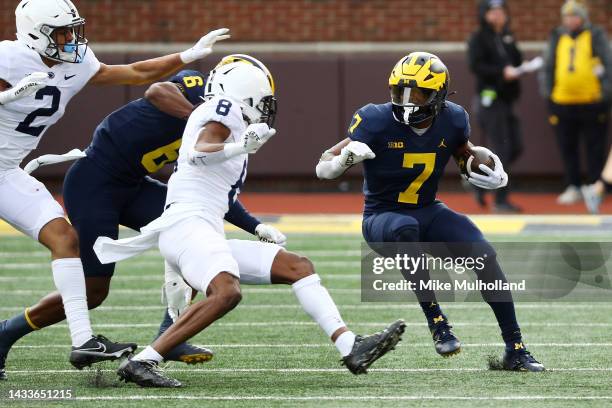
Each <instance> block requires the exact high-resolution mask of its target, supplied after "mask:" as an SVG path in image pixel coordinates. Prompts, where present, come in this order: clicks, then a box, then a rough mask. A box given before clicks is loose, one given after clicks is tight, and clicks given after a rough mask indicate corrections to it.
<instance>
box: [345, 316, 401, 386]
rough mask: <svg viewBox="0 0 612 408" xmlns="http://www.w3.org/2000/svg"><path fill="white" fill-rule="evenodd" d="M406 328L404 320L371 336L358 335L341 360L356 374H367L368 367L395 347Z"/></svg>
mask: <svg viewBox="0 0 612 408" xmlns="http://www.w3.org/2000/svg"><path fill="white" fill-rule="evenodd" d="M405 329H406V323H404V321H403V320H397V321H396V322H394V323H391V324H390V325H389V326H387V328H386V329H384V330H383V331H382V332H378V333H374V334H372V335H370V336H365V337H363V336H356V337H355V344H353V349H352V350H351V353H350V354H349V355H348V356H346V357H343V358H342V360H341V362H342V364H343V365H345V366H346V368H348V369H349V371H350V372H351V373H353V374H355V375H359V374H366V373H367V372H368V367H370V366H371V365H372V363H374V362H375V361H376V360H378V359H379V358H381V357H382V356H384V355H385V354H386V353H388V352H389V351H391V350H393V349H395V346H396V345H397V343H399V342H400V340H401V339H402V338H401V336H402V334H403V333H404V330H405Z"/></svg>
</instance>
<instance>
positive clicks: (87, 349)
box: [69, 335, 138, 370]
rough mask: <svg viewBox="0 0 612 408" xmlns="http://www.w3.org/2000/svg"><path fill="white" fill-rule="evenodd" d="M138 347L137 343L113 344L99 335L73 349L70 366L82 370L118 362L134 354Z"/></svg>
mask: <svg viewBox="0 0 612 408" xmlns="http://www.w3.org/2000/svg"><path fill="white" fill-rule="evenodd" d="M137 347H138V345H136V344H135V343H113V342H112V341H110V340H109V339H107V338H106V337H104V336H101V335H97V336H93V337H92V338H91V339H89V340H88V341H87V342H86V343H85V344H83V345H82V346H80V347H73V348H72V351H71V352H70V359H69V360H70V364H72V365H73V366H74V367H75V368H76V369H78V370H82V369H83V368H84V367H89V366H90V365H92V364H94V363H98V362H100V361H107V360H116V359H118V358H121V357H127V356H129V355H130V354H132V353H133V352H134V351H135V350H136V348H137Z"/></svg>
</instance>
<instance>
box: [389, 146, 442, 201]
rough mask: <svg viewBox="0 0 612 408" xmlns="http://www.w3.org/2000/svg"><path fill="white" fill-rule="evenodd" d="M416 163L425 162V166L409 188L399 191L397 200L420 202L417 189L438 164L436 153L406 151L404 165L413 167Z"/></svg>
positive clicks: (409, 167)
mask: <svg viewBox="0 0 612 408" xmlns="http://www.w3.org/2000/svg"><path fill="white" fill-rule="evenodd" d="M415 164H424V165H425V168H424V169H423V171H422V172H421V174H419V175H418V176H417V178H415V179H414V181H413V182H412V183H410V185H409V186H408V188H407V189H406V190H405V191H404V192H402V193H399V197H398V199H397V201H399V202H400V203H407V204H417V203H418V202H419V195H418V194H417V191H419V189H420V188H421V187H422V186H423V183H424V182H425V181H426V180H427V179H428V178H429V177H430V176H431V173H433V171H434V167H435V165H436V154H435V153H404V162H403V164H402V167H404V168H408V169H411V168H413V167H414V165H415Z"/></svg>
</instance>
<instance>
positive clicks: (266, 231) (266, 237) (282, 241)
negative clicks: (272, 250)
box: [255, 224, 287, 246]
mask: <svg viewBox="0 0 612 408" xmlns="http://www.w3.org/2000/svg"><path fill="white" fill-rule="evenodd" d="M255 235H256V236H257V238H259V240H260V241H262V242H270V243H272V244H277V245H280V246H285V245H287V237H286V236H285V235H284V234H283V233H282V232H280V231H279V230H278V229H276V228H274V227H273V226H271V225H267V224H259V225H258V226H257V228H255Z"/></svg>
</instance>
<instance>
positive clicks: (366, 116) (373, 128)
mask: <svg viewBox="0 0 612 408" xmlns="http://www.w3.org/2000/svg"><path fill="white" fill-rule="evenodd" d="M390 112H391V107H390V104H380V105H376V104H373V103H369V104H367V105H366V106H364V107H362V108H361V109H359V110H358V111H357V112H356V114H355V115H359V116H360V117H361V120H362V123H361V126H362V127H363V128H364V129H366V130H368V131H369V132H380V131H381V130H383V129H385V128H386V127H387V125H388V121H389V119H393V116H392V114H391V113H390Z"/></svg>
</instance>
